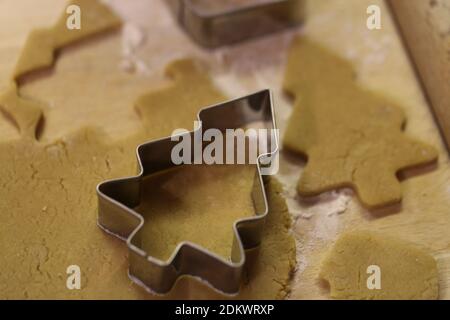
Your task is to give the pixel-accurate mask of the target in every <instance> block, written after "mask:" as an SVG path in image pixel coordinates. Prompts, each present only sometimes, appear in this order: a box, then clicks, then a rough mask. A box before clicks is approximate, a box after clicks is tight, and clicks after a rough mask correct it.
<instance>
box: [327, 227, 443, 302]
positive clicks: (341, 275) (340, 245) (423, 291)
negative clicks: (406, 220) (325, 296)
mask: <svg viewBox="0 0 450 320" xmlns="http://www.w3.org/2000/svg"><path fill="white" fill-rule="evenodd" d="M320 277H321V278H322V279H324V280H326V281H328V283H329V284H330V288H331V297H333V298H336V299H407V300H410V299H437V297H438V292H439V291H438V272H437V266H436V261H435V260H434V259H433V257H432V256H430V255H429V254H428V253H426V252H425V251H423V250H421V249H418V248H417V247H415V246H414V245H412V244H410V243H408V242H405V241H401V240H398V239H394V238H389V237H385V236H382V235H380V234H376V233H370V232H364V231H355V232H350V233H347V234H344V235H342V236H341V237H340V238H339V239H338V240H337V242H336V243H335V245H334V247H333V249H332V251H331V252H330V253H329V254H328V256H327V257H326V258H325V260H324V261H323V263H322V269H321V273H320ZM369 288H370V289H369Z"/></svg>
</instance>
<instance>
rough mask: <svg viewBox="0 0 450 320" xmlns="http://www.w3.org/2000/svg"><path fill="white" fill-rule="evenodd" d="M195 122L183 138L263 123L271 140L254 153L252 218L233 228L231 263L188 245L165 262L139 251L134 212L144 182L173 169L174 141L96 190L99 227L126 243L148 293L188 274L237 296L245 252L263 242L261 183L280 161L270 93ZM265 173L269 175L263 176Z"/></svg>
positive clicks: (146, 152)
mask: <svg viewBox="0 0 450 320" xmlns="http://www.w3.org/2000/svg"><path fill="white" fill-rule="evenodd" d="M198 119H199V120H200V121H201V127H199V128H197V129H195V130H194V131H191V132H186V133H184V134H186V135H190V136H191V139H194V138H195V133H196V132H198V131H199V130H205V129H208V128H214V129H219V130H221V131H222V132H223V131H225V130H226V129H239V128H249V127H250V126H251V125H252V124H259V126H260V125H261V123H262V124H264V127H266V128H267V129H268V130H267V131H268V132H270V134H269V135H267V136H266V138H267V139H270V142H269V143H270V145H271V149H270V152H266V153H262V154H258V157H257V163H256V167H257V170H256V173H255V178H254V183H253V189H252V199H253V205H254V208H255V216H252V217H248V218H244V219H240V220H238V221H236V222H235V223H234V224H233V233H234V240H233V245H232V251H231V252H232V253H231V257H230V260H226V259H224V258H222V257H219V256H218V255H216V254H215V253H213V252H210V251H208V250H206V249H204V248H202V247H200V246H198V245H196V244H195V243H191V242H182V243H180V244H178V246H177V247H176V249H175V250H174V252H173V254H172V255H171V257H170V258H169V260H168V261H162V260H159V259H157V258H155V257H152V256H150V255H149V254H147V252H145V251H144V250H143V249H142V248H141V238H140V233H139V230H140V229H141V227H142V226H143V224H144V218H143V216H142V215H140V214H139V213H138V212H136V211H135V210H134V208H136V207H137V206H138V205H139V203H140V199H141V196H142V194H141V183H142V181H143V179H144V178H145V177H147V176H150V175H153V174H156V173H158V172H162V171H165V170H168V169H170V168H173V167H175V166H176V165H175V164H173V161H172V159H171V151H172V149H173V147H174V146H175V145H176V144H177V143H178V142H177V141H172V140H173V139H171V137H168V138H164V139H160V140H155V141H151V142H148V143H145V144H142V145H140V146H139V147H138V148H137V157H138V162H139V169H140V170H139V174H138V175H137V176H134V177H129V178H123V179H115V180H110V181H105V182H103V183H100V184H99V185H98V186H97V195H98V225H99V226H100V227H101V228H102V229H103V230H105V231H106V232H108V233H110V234H112V235H114V236H116V237H118V238H120V239H122V240H124V241H125V242H126V244H127V246H128V249H129V276H130V278H131V279H132V280H133V281H134V282H136V283H137V284H139V285H141V286H143V287H144V288H145V289H147V290H148V291H150V292H152V293H156V294H166V293H168V292H169V291H170V290H171V288H172V287H173V286H174V284H175V282H176V280H177V279H178V278H179V277H181V276H183V275H190V276H194V277H197V278H200V279H201V280H203V281H205V282H206V283H208V284H209V285H210V286H212V287H213V288H215V289H216V290H218V291H220V292H222V293H225V294H230V295H231V294H236V293H238V292H239V288H240V285H241V278H242V275H243V272H244V267H245V262H246V253H245V252H246V250H250V249H254V248H257V247H258V246H259V245H260V243H261V237H262V230H263V226H264V221H265V218H266V216H267V214H268V203H267V196H266V190H265V184H264V181H263V178H264V177H266V174H270V167H271V166H273V165H274V164H275V162H276V161H277V160H278V159H277V154H278V132H277V130H276V122H275V115H274V110H273V102H272V95H271V93H270V91H269V90H263V91H259V92H256V93H254V94H251V95H248V96H245V97H242V98H239V99H235V100H231V101H228V102H225V103H221V104H218V105H214V106H211V107H207V108H204V109H202V110H201V111H200V112H199V113H198ZM259 128H260V127H259ZM270 129H273V130H270ZM191 141H192V140H191ZM265 169H267V170H268V171H265V172H264V174H263V170H265ZM230 231H231V230H230Z"/></svg>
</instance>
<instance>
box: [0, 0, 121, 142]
mask: <svg viewBox="0 0 450 320" xmlns="http://www.w3.org/2000/svg"><path fill="white" fill-rule="evenodd" d="M69 5H77V6H79V7H80V9H81V28H80V29H68V28H67V26H66V20H67V17H68V15H67V14H63V15H62V16H61V17H60V18H59V20H58V21H57V22H56V24H55V25H53V26H52V27H50V28H45V29H36V30H33V31H32V32H31V33H30V35H29V36H28V39H27V41H26V43H25V46H24V48H23V50H22V53H21V55H20V57H19V60H18V62H17V64H16V67H15V70H14V73H13V75H12V78H11V83H10V85H9V87H8V89H7V90H6V91H5V92H2V93H1V94H0V108H2V110H4V111H5V112H6V113H7V114H8V115H9V116H10V117H11V118H12V120H13V121H14V123H15V125H16V126H17V127H18V129H19V130H20V132H21V134H22V135H24V136H27V137H31V138H35V135H36V128H37V125H38V123H39V121H40V119H41V117H42V108H41V103H40V102H37V101H33V100H30V99H25V98H23V97H21V96H20V94H19V92H18V85H17V81H18V80H19V78H20V77H21V76H23V75H26V74H28V73H29V72H32V71H36V70H39V69H41V68H45V67H50V66H51V65H52V64H53V60H54V53H55V51H56V50H58V49H60V48H62V47H64V46H66V45H69V44H72V43H74V42H76V41H78V40H81V39H84V38H86V37H88V36H91V35H94V34H97V33H100V32H103V31H106V30H109V29H112V28H115V27H118V26H119V25H120V24H121V20H120V19H119V18H118V17H117V16H116V15H115V14H114V13H113V12H112V11H111V10H110V9H109V8H108V7H107V6H105V5H103V4H102V3H101V2H100V1H97V0H72V1H70V2H69V3H68V6H69Z"/></svg>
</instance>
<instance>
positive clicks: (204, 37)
mask: <svg viewBox="0 0 450 320" xmlns="http://www.w3.org/2000/svg"><path fill="white" fill-rule="evenodd" d="M167 2H168V4H169V6H170V7H171V9H172V11H173V12H174V14H175V16H176V19H177V20H178V22H179V24H180V25H181V26H182V27H183V28H184V29H185V30H186V31H187V33H188V34H190V35H191V37H192V38H193V39H194V40H195V41H196V42H197V43H199V44H200V45H202V46H204V47H208V48H215V47H219V46H222V45H227V44H232V43H235V42H239V41H242V40H245V39H249V38H253V37H257V36H261V35H264V34H268V33H272V32H276V31H280V30H282V29H285V28H287V27H291V26H294V25H296V24H298V23H300V22H301V21H302V17H303V11H304V10H303V3H304V1H303V0H260V1H254V2H251V3H248V4H240V5H238V6H236V5H234V6H230V7H229V8H222V9H220V8H219V9H218V10H216V11H214V10H212V9H211V5H217V4H220V3H221V1H214V0H211V1H208V2H206V1H203V2H198V0H197V2H196V0H167ZM205 4H206V6H205ZM208 7H209V8H208Z"/></svg>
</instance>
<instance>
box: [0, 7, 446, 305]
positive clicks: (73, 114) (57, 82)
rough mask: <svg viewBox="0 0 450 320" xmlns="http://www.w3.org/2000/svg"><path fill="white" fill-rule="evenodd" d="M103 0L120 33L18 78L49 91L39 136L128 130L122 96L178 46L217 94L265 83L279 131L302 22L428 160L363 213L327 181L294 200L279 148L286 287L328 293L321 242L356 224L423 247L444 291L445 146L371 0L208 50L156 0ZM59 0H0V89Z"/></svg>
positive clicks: (291, 170)
mask: <svg viewBox="0 0 450 320" xmlns="http://www.w3.org/2000/svg"><path fill="white" fill-rule="evenodd" d="M108 3H110V5H111V6H112V7H113V8H114V9H115V10H116V11H117V13H118V14H119V15H120V16H121V17H122V18H123V19H124V20H125V24H124V27H123V30H122V31H121V32H116V33H112V34H109V35H107V36H105V37H103V38H102V39H101V41H87V42H84V43H82V44H80V45H74V46H71V47H70V48H68V49H64V50H63V51H62V52H61V54H60V56H59V60H58V63H57V65H56V68H55V69H54V70H52V71H44V72H40V73H39V74H36V75H34V76H33V77H32V78H31V79H27V81H26V82H25V83H24V85H23V87H22V89H21V90H22V93H23V94H24V95H28V96H32V97H34V98H37V99H42V100H44V101H47V102H49V105H48V107H47V109H46V110H44V112H45V115H46V126H45V130H44V132H43V133H42V136H41V141H43V142H46V141H47V142H48V141H53V140H56V139H58V138H60V137H63V136H66V135H68V134H70V133H71V132H73V131H75V130H76V129H78V128H79V127H81V126H85V125H88V124H92V125H95V126H98V127H100V128H101V129H103V130H104V131H105V132H106V134H107V135H108V136H109V137H110V138H111V139H112V140H120V139H121V137H123V136H124V135H128V134H130V133H132V132H135V131H137V130H138V129H137V128H140V126H141V122H140V120H139V117H138V115H137V114H136V112H135V110H134V109H133V108H132V107H131V106H132V104H133V101H134V100H135V99H136V97H138V96H139V95H140V94H142V93H143V92H146V91H148V90H149V89H150V88H152V87H154V88H156V87H158V86H160V85H161V84H162V83H167V79H166V78H165V77H164V74H163V66H165V65H166V64H167V63H169V62H171V61H172V60H174V59H176V58H184V57H186V56H194V57H199V58H201V59H203V60H204V61H206V62H207V63H208V64H209V66H210V68H211V71H212V76H213V78H214V81H215V82H216V85H217V86H218V87H219V88H220V89H222V90H223V91H224V92H225V93H226V94H227V95H228V96H229V97H238V96H241V95H245V94H248V93H249V92H253V91H257V90H259V89H263V88H267V87H269V88H271V89H272V90H273V93H274V98H275V103H276V112H277V120H278V125H279V127H280V129H281V136H283V133H284V131H285V127H286V122H287V119H288V117H289V115H290V113H291V109H292V101H291V100H290V99H289V97H287V96H286V95H285V94H284V93H283V91H282V80H283V76H284V67H285V62H286V54H287V50H288V48H289V44H290V42H291V40H292V38H293V37H294V36H295V35H297V34H299V33H304V34H306V35H308V36H309V37H310V38H311V39H313V40H314V41H317V42H318V43H319V44H321V45H323V46H325V47H326V48H328V49H329V50H331V51H332V52H334V53H336V54H338V55H339V56H341V57H344V58H346V59H348V60H349V61H351V62H352V64H353V66H354V68H355V70H356V71H357V74H358V79H359V81H360V83H361V84H362V85H363V86H366V87H367V88H370V89H371V90H374V91H376V92H378V93H380V94H381V95H385V96H387V97H389V98H390V99H393V100H394V101H398V102H399V104H400V105H401V106H403V107H404V112H405V114H406V117H407V119H408V124H407V128H406V133H407V134H408V135H410V136H412V137H416V138H417V139H419V140H422V141H427V142H428V143H430V144H431V145H433V146H435V147H436V148H437V149H438V150H439V163H438V166H437V168H436V169H434V170H432V171H430V173H427V174H423V175H419V176H416V177H413V178H410V179H407V180H405V181H403V182H402V192H403V203H402V208H401V209H402V210H401V212H399V213H393V214H390V213H380V214H379V215H374V214H373V213H370V212H368V211H367V210H365V209H364V208H362V207H361V206H360V204H359V202H358V200H357V199H356V197H354V196H353V195H352V192H350V191H348V190H341V191H334V192H329V193H326V194H324V195H322V196H320V197H318V198H316V199H314V200H311V201H305V200H303V199H298V197H297V196H296V191H295V186H296V183H297V180H298V177H299V175H300V174H301V171H302V168H303V167H304V163H303V162H302V161H301V160H299V159H298V158H296V157H293V156H291V155H286V154H283V156H282V159H281V160H282V162H281V165H282V166H281V171H280V173H279V175H278V177H279V178H280V179H281V181H282V183H283V185H284V187H285V188H284V189H285V190H284V194H285V196H286V197H287V198H288V205H289V207H290V209H291V213H292V219H293V221H294V222H293V228H292V231H293V233H294V235H295V237H296V240H297V268H296V271H295V275H294V279H293V283H292V292H291V294H290V298H292V299H311V298H314V299H318V298H319V299H321V298H327V297H329V293H328V291H327V289H326V288H324V287H323V286H321V284H320V283H319V282H318V274H319V269H320V263H321V261H322V259H323V257H324V255H325V253H326V252H327V250H328V249H329V248H330V247H331V244H332V243H333V242H334V241H335V239H336V238H337V237H338V235H339V234H341V233H342V232H343V231H345V230H350V229H353V228H368V229H371V230H376V231H379V232H385V233H387V234H391V235H394V236H396V237H399V238H402V239H405V240H409V241H410V242H412V243H415V244H417V245H418V246H423V247H424V248H427V249H428V251H429V252H431V254H432V255H433V256H434V257H435V259H436V260H437V262H438V267H439V272H440V298H441V299H445V298H447V299H450V233H449V232H448V230H450V219H449V214H450V213H449V208H450V165H449V157H448V154H447V153H446V151H445V149H444V146H443V143H442V140H441V137H440V136H439V132H438V129H437V126H436V124H435V122H434V120H433V117H432V115H431V113H430V111H429V107H428V105H427V102H426V100H425V98H424V95H423V93H422V91H421V87H420V85H419V82H418V81H417V79H416V77H415V74H414V71H413V68H412V66H411V64H410V62H409V60H408V56H407V53H406V52H405V50H404V48H403V47H402V43H401V41H400V37H399V35H398V33H397V31H396V29H395V26H394V23H393V21H392V18H391V16H390V13H389V11H388V8H387V7H386V5H385V3H384V2H383V1H381V0H321V1H318V0H311V1H308V3H307V4H308V6H307V10H308V14H307V22H306V24H305V25H304V27H302V28H297V29H294V30H289V31H286V32H283V33H279V34H275V35H271V36H269V37H266V38H261V39H256V40H253V41H250V42H246V43H243V44H239V45H236V46H233V47H229V48H222V49H220V50H216V51H205V50H202V49H200V48H199V47H197V46H196V45H195V44H194V43H193V42H192V41H191V40H190V39H189V38H188V37H187V36H186V35H185V34H184V33H183V31H182V30H180V29H179V28H178V27H177V26H176V23H175V22H174V20H173V18H172V16H171V14H170V12H169V10H168V8H167V7H166V5H165V4H164V3H163V0H151V1H149V0H134V1H133V2H132V4H131V3H130V1H126V0H111V1H108ZM370 4H377V5H379V6H380V7H381V9H382V29H381V30H376V31H369V30H368V29H367V28H366V18H367V14H366V9H367V6H368V5H370ZM64 5H65V2H64V1H59V0H39V6H38V8H39V9H37V10H29V8H30V7H33V6H36V2H35V1H32V0H20V1H17V0H4V1H2V2H0V39H1V41H0V90H2V89H4V88H5V87H6V85H7V84H8V81H7V80H8V78H9V75H10V74H11V72H12V70H13V68H14V62H15V60H16V58H17V56H18V54H19V52H20V50H21V48H22V47H23V44H24V41H25V39H26V36H27V34H28V33H29V31H30V30H31V29H32V28H36V27H41V26H46V25H49V23H50V22H53V21H55V20H56V19H57V17H58V16H59V14H60V13H61V12H62V10H63V8H64ZM23 21H27V23H26V24H24V23H23ZM6 26H7V27H6ZM111 66H113V68H111ZM64 70H76V71H75V72H72V73H71V79H65V81H68V80H70V81H73V82H74V83H76V84H77V89H76V90H77V92H73V99H72V98H71V99H66V96H65V94H67V93H68V92H67V90H66V91H64V90H65V88H64V81H61V79H62V78H61V77H62V74H64ZM86 74H87V75H89V78H88V79H86ZM99 79H103V81H107V85H103V84H102V83H101V82H100V83H98V80H99ZM89 81H97V82H96V83H97V85H96V86H92V85H89V83H90V82H89ZM91 83H92V82H91ZM111 86H112V87H113V88H114V89H113V90H111V89H109V88H111ZM105 96H108V101H110V103H108V104H107V105H105V104H103V103H99V102H101V101H103V100H104V99H105ZM124 105H128V106H130V107H129V108H124V107H123V106H124ZM117 118H120V119H121V120H122V122H121V125H120V126H119V125H117V123H116V122H115V119H117ZM18 137H19V134H18V133H17V130H16V129H15V128H14V127H13V126H11V124H10V123H9V122H7V121H4V120H3V119H2V118H1V119H0V140H2V141H9V140H11V139H18ZM133 156H134V155H133V154H130V155H129V157H130V158H131V157H133ZM99 254H100V253H99ZM123 263H124V264H125V263H126V261H125V260H124V261H123ZM120 272H123V266H117V270H116V271H115V273H116V274H119V273H120ZM110 281H112V280H110Z"/></svg>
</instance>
